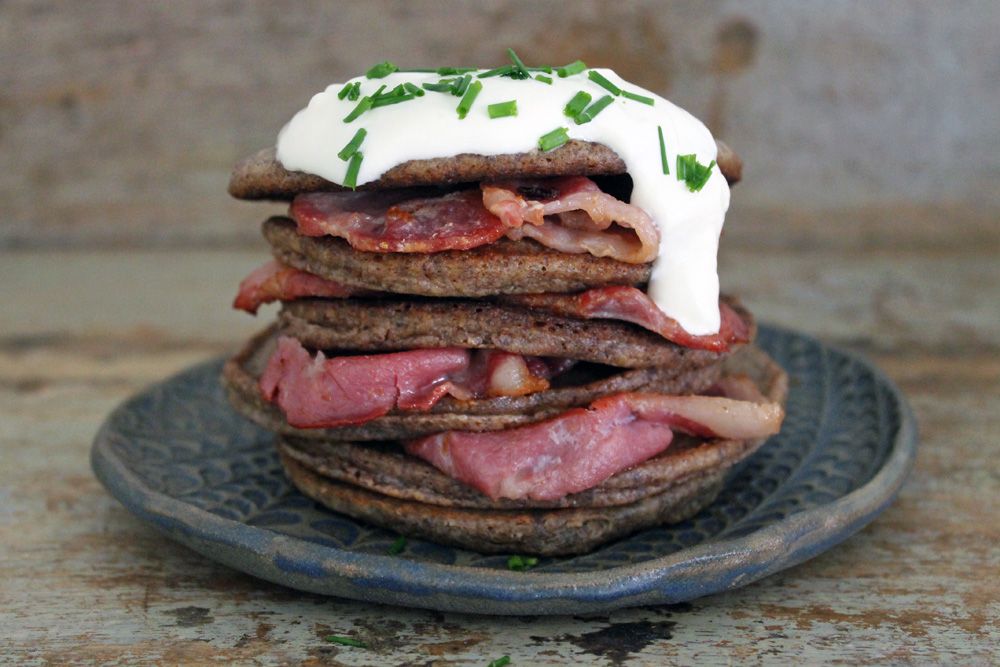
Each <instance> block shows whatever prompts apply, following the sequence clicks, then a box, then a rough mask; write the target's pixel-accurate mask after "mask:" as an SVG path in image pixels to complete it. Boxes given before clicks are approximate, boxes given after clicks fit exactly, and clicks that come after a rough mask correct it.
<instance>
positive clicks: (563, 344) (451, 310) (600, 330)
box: [278, 298, 753, 371]
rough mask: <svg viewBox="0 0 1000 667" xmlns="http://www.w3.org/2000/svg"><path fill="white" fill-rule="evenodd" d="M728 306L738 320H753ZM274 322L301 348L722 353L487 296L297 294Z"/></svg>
mask: <svg viewBox="0 0 1000 667" xmlns="http://www.w3.org/2000/svg"><path fill="white" fill-rule="evenodd" d="M733 303H734V305H735V307H736V308H737V312H739V314H740V315H741V316H742V317H743V318H744V319H746V320H747V321H750V322H752V321H753V318H752V317H751V316H750V314H749V313H748V312H747V311H746V310H744V309H742V308H741V307H740V306H739V305H738V304H737V303H735V302H733ZM278 321H279V326H280V327H281V329H282V331H283V332H284V333H286V334H288V335H291V336H293V337H295V338H298V339H299V340H300V341H301V342H302V344H303V345H305V346H306V347H312V348H316V349H324V350H329V349H341V350H344V349H346V350H364V351H382V352H387V351H395V350H404V349H422V348H437V347H452V346H456V347H468V348H480V349H494V350H504V351H506V352H515V353H518V354H525V355H533V356H539V357H563V358H566V359H579V360H582V361H592V362H595V363H601V364H607V365H610V366H619V367H622V368H647V367H650V366H664V367H669V368H672V369H676V370H677V371H684V370H693V369H695V368H701V367H703V366H706V365H708V364H711V363H714V362H716V361H718V360H719V359H721V358H722V356H723V355H722V354H720V353H718V352H711V351H709V350H696V349H693V348H689V347H682V346H680V345H676V344H674V343H671V342H670V341H668V340H666V339H664V338H662V337H661V336H659V335H657V334H654V333H652V332H650V331H647V330H646V329H643V328H642V327H640V326H637V325H635V324H630V323H628V322H621V321H616V320H599V319H593V320H581V319H575V318H570V317H562V316H559V315H553V314H550V313H546V312H543V311H539V310H535V309H527V308H521V307H519V306H514V305H507V304H502V303H495V302H487V301H465V300H447V301H445V300H415V299H391V298H387V299H367V300H362V299H301V300H298V301H290V302H287V303H285V304H283V305H282V308H281V314H280V315H279V318H278ZM751 331H752V329H751Z"/></svg>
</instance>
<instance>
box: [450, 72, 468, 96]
mask: <svg viewBox="0 0 1000 667" xmlns="http://www.w3.org/2000/svg"><path fill="white" fill-rule="evenodd" d="M471 82H472V76H470V75H468V74H466V75H465V76H463V77H462V78H460V79H455V80H454V81H453V82H452V84H451V94H452V95H454V96H455V97H461V96H462V95H465V91H467V90H468V89H469V84H470V83H471Z"/></svg>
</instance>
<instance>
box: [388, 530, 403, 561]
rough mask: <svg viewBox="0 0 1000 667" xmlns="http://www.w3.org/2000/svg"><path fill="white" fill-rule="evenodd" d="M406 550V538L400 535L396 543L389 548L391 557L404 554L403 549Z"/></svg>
mask: <svg viewBox="0 0 1000 667" xmlns="http://www.w3.org/2000/svg"><path fill="white" fill-rule="evenodd" d="M405 548H406V538H405V537H403V536H402V535H400V536H399V537H397V538H396V541H395V542H393V543H392V545H391V546H390V547H389V551H388V554H389V555H390V556H395V555H396V554H399V553H402V552H403V549H405Z"/></svg>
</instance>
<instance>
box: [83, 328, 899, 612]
mask: <svg viewBox="0 0 1000 667" xmlns="http://www.w3.org/2000/svg"><path fill="white" fill-rule="evenodd" d="M763 328H767V329H769V330H771V331H772V332H774V333H777V334H779V335H783V336H791V337H795V338H800V339H805V340H806V341H808V342H810V343H813V344H815V345H818V346H819V347H820V348H822V349H823V350H824V351H829V352H835V353H838V354H841V355H843V356H845V357H847V358H848V359H850V360H851V361H853V362H856V363H858V364H860V365H862V366H863V367H865V369H866V370H867V371H868V372H870V373H872V374H873V375H874V377H875V378H876V379H877V380H878V381H879V382H880V383H881V384H883V385H884V386H885V387H886V388H887V389H888V393H889V395H890V397H891V399H892V400H893V401H894V402H895V404H896V406H897V408H898V410H899V430H898V431H897V433H896V434H895V438H894V439H893V442H892V444H891V449H890V452H889V455H888V456H887V457H886V459H885V461H884V462H883V464H882V466H881V467H880V468H879V470H878V471H877V472H876V473H875V475H874V476H873V477H872V478H871V479H870V480H868V482H866V483H865V484H863V485H862V486H860V487H858V488H857V489H854V490H853V491H851V492H850V493H848V494H846V495H844V496H841V497H839V498H837V499H835V500H833V501H832V502H829V503H826V504H824V505H822V506H820V507H815V508H812V509H808V510H803V511H801V512H797V513H795V514H793V515H791V516H788V517H785V518H783V519H781V520H779V521H776V522H774V523H772V524H769V525H767V526H764V527H761V528H758V529H756V530H754V531H753V532H751V533H749V534H746V535H742V536H738V537H733V538H725V539H721V540H716V541H710V542H707V543H702V544H698V545H695V546H692V547H688V548H684V549H681V550H679V551H676V552H674V553H671V554H668V555H665V556H661V557H658V558H653V559H650V560H646V561H642V562H640V563H633V564H628V565H621V566H617V567H612V568H607V569H603V570H591V571H583V572H543V571H542V572H540V571H528V572H507V571H503V570H493V569H486V568H479V567H472V566H468V565H450V564H443V563H431V562H422V561H416V560H412V559H408V558H400V557H399V556H395V555H392V556H391V555H382V554H362V553H354V552H350V551H346V550H344V549H340V548H337V547H334V546H329V545H323V544H317V543H313V542H309V541H307V540H304V539H301V538H296V537H291V536H288V535H283V534H280V533H277V532H274V531H271V530H269V529H268V528H266V527H259V526H252V525H249V524H246V523H243V522H242V521H238V520H235V519H227V518H225V517H222V516H219V515H217V514H213V513H211V512H209V511H207V510H204V509H201V508H199V507H196V506H194V505H192V504H190V503H186V502H184V501H182V500H179V499H177V498H174V497H172V496H169V495H167V494H165V493H162V492H160V491H156V490H154V489H151V488H149V487H148V486H146V485H145V483H144V482H143V481H142V478H141V477H139V476H138V475H136V474H135V473H133V472H132V471H130V470H129V469H128V467H127V466H126V465H125V463H124V462H122V461H121V460H119V459H118V457H116V456H115V455H114V454H113V453H112V452H111V451H110V449H109V448H110V438H109V437H108V436H109V429H110V426H111V424H112V423H113V422H114V421H115V420H116V418H117V417H118V415H119V414H120V413H122V412H125V411H127V409H128V408H129V404H130V403H131V402H132V401H133V400H135V399H136V398H137V397H138V396H142V395H145V394H147V393H149V392H150V391H153V390H154V389H156V388H157V387H160V386H162V385H165V384H167V383H169V382H171V381H173V380H174V379H175V378H176V377H178V375H181V374H183V373H188V372H191V371H193V370H194V369H195V368H198V367H200V366H209V365H213V364H217V363H219V360H220V357H213V358H212V359H210V360H207V361H203V362H200V363H198V364H194V365H192V366H188V367H186V368H185V369H183V370H181V371H179V372H178V373H175V374H173V375H171V376H170V377H168V378H165V379H163V380H160V381H159V382H156V383H153V384H151V385H149V386H147V387H145V388H144V389H142V390H140V391H139V392H136V393H135V394H132V395H131V396H129V397H128V398H127V399H125V400H124V401H123V402H122V403H121V404H119V405H118V406H117V407H116V408H115V409H114V410H113V411H112V412H111V413H110V414H109V415H108V417H107V418H106V419H105V421H104V422H103V423H102V425H101V427H100V429H99V430H98V432H97V434H96V435H95V437H94V441H93V446H92V449H91V467H92V469H93V471H94V473H95V475H96V476H97V478H98V479H99V480H100V482H101V483H102V484H103V485H104V487H105V488H106V489H107V490H108V492H109V493H110V494H111V496H113V497H114V498H116V499H117V500H118V501H119V502H121V503H122V504H123V505H124V506H125V507H126V508H127V509H128V510H129V511H130V512H131V513H132V514H134V515H136V516H137V517H138V518H140V519H142V520H145V521H147V522H150V523H152V524H153V525H154V527H156V528H157V529H158V530H160V531H161V532H164V533H166V534H167V535H168V536H169V537H171V538H173V539H175V540H177V541H179V542H181V543H183V544H185V545H186V546H188V547H190V548H192V549H194V550H195V551H198V552H199V553H201V554H203V555H205V556H207V557H209V558H212V559H213V560H216V561H220V562H222V563H224V564H225V565H227V566H229V567H232V568H234V569H237V570H240V571H242V572H246V573H248V574H251V575H253V576H257V577H259V578H263V579H266V580H269V581H272V582H274V583H278V584H281V585H285V586H290V587H293V588H296V589H299V590H305V591H309V592H313V593H319V594H325V595H336V596H340V597H347V598H352V599H356V600H363V601H371V602H388V603H394V604H404V605H406V606H413V607H422V608H427V609H436V610H441V611H464V612H473V613H484V612H485V613H490V614H523V613H532V614H550V613H570V612H580V611H584V607H586V611H605V610H611V609H617V608H622V607H630V606H636V605H642V604H672V603H677V602H683V601H687V600H691V599H694V598H696V597H701V596H703V595H709V594H713V593H719V592H722V591H725V590H731V589H734V588H738V587H741V586H744V585H746V584H749V583H752V582H754V581H757V580H759V579H761V578H763V577H766V576H768V575H770V574H773V573H775V572H778V571H780V570H783V569H786V568H789V567H792V566H794V565H797V564H799V563H802V562H804V561H806V560H808V559H810V558H812V557H814V556H816V555H818V554H819V553H821V552H823V551H825V550H826V549H828V548H830V547H832V546H834V545H836V544H838V543H840V542H842V541H844V540H846V539H847V538H848V537H850V536H851V535H853V534H854V533H856V532H857V531H858V530H860V529H861V528H862V527H864V526H865V525H867V524H868V523H870V522H871V521H872V520H873V519H874V518H875V517H876V516H878V514H880V513H881V512H882V511H883V510H885V508H886V507H888V505H889V504H890V503H891V502H892V501H893V500H894V499H895V497H896V496H897V495H898V493H899V490H900V488H901V487H902V485H903V483H904V481H905V479H906V477H907V475H908V473H909V472H910V470H911V469H912V467H913V464H914V460H915V458H916V448H917V443H918V426H917V422H916V419H915V417H914V415H913V411H912V408H911V407H910V405H909V403H908V401H907V400H906V397H905V396H904V394H903V393H902V392H901V391H900V390H899V388H898V387H897V386H896V384H895V383H894V382H893V381H892V380H891V379H890V378H889V377H888V376H886V375H885V373H884V372H883V371H882V370H881V369H879V368H878V367H877V366H875V365H874V364H873V363H871V362H870V361H868V360H867V359H866V358H865V357H864V356H863V355H861V354H859V353H856V352H853V351H848V350H844V349H842V348H840V347H839V346H836V345H830V344H827V343H824V342H822V341H820V340H819V339H817V338H816V337H814V336H812V335H809V334H805V333H802V332H798V331H795V330H793V329H789V328H785V327H780V326H774V325H766V326H762V329H763ZM184 515H189V517H190V518H189V519H188V520H184V519H183V518H181V517H183V516H184ZM192 524H194V525H192ZM241 558H242V560H241ZM248 561H249V562H248ZM274 568H277V571H280V572H281V576H280V577H276V576H274V574H273V573H274V572H275V569H274ZM269 575H270V576H269ZM428 581H431V582H433V584H428ZM484 607H488V609H484Z"/></svg>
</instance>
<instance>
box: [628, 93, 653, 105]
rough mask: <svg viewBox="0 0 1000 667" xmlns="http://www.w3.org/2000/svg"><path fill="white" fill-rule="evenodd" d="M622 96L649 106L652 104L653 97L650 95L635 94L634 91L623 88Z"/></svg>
mask: <svg viewBox="0 0 1000 667" xmlns="http://www.w3.org/2000/svg"><path fill="white" fill-rule="evenodd" d="M622 97H627V98H629V99H630V100H635V101H636V102H642V103H643V104H648V105H649V106H653V98H652V97H646V96H644V95H637V94H635V93H630V92H629V91H627V90H623V91H622Z"/></svg>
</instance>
